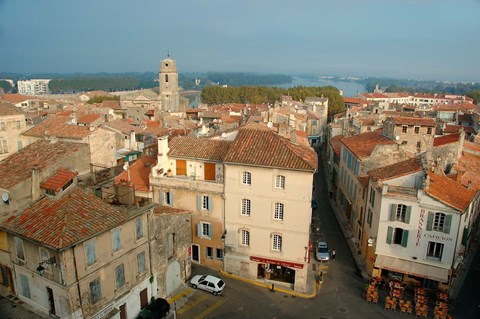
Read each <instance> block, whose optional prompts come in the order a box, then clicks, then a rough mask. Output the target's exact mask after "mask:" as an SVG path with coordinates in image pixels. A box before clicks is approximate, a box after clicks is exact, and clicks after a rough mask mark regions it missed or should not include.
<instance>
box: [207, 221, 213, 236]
mask: <svg viewBox="0 0 480 319" xmlns="http://www.w3.org/2000/svg"><path fill="white" fill-rule="evenodd" d="M208 237H210V238H213V226H212V224H208Z"/></svg>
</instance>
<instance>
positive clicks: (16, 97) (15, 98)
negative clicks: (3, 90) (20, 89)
mask: <svg viewBox="0 0 480 319" xmlns="http://www.w3.org/2000/svg"><path fill="white" fill-rule="evenodd" d="M2 100H4V101H7V102H11V103H20V102H24V101H28V100H38V97H35V96H28V95H21V94H4V95H2Z"/></svg>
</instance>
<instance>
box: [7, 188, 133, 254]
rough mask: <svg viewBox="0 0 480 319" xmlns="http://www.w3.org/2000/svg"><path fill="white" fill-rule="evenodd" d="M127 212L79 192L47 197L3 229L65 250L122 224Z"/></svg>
mask: <svg viewBox="0 0 480 319" xmlns="http://www.w3.org/2000/svg"><path fill="white" fill-rule="evenodd" d="M126 219H127V214H126V213H125V212H122V211H119V210H116V209H115V208H114V207H113V206H111V205H109V204H107V203H105V202H104V201H102V200H101V199H99V198H98V197H96V196H94V195H92V194H87V193H85V192H83V191H82V190H80V189H75V190H74V191H72V192H71V193H69V194H66V195H64V196H62V197H61V198H53V197H49V196H46V197H44V198H42V199H40V200H39V201H37V202H36V203H34V204H33V205H32V206H30V207H29V208H27V209H25V210H24V211H23V212H22V213H21V214H19V215H17V216H11V217H10V218H8V219H6V220H5V221H4V222H3V223H1V224H0V228H2V229H3V230H5V231H6V232H8V233H12V234H14V235H16V236H20V237H23V238H27V239H29V240H32V241H35V242H38V243H41V244H42V245H45V246H48V247H51V248H53V249H58V250H62V249H65V248H68V247H69V246H71V245H74V244H76V243H80V242H82V241H85V240H87V239H89V238H91V237H93V236H96V235H99V234H101V233H103V232H104V231H107V230H109V229H112V228H114V227H116V226H118V225H120V224H122V223H123V222H124V221H125V220H126Z"/></svg>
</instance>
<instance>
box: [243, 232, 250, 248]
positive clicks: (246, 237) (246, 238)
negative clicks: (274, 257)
mask: <svg viewBox="0 0 480 319" xmlns="http://www.w3.org/2000/svg"><path fill="white" fill-rule="evenodd" d="M242 245H243V246H250V232H249V231H248V230H246V229H242Z"/></svg>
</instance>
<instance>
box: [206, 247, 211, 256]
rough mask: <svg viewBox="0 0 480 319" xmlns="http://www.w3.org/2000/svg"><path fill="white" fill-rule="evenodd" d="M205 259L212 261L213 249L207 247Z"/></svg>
mask: <svg viewBox="0 0 480 319" xmlns="http://www.w3.org/2000/svg"><path fill="white" fill-rule="evenodd" d="M206 256H207V258H208V259H213V248H212V247H207V255H206Z"/></svg>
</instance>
